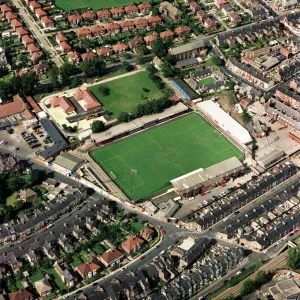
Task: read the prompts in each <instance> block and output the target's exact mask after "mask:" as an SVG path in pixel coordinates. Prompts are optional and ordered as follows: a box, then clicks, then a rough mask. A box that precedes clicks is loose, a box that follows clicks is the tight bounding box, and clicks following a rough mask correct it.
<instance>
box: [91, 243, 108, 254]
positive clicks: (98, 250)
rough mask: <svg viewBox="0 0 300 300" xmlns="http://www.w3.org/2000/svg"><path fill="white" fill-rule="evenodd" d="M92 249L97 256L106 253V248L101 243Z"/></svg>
mask: <svg viewBox="0 0 300 300" xmlns="http://www.w3.org/2000/svg"><path fill="white" fill-rule="evenodd" d="M92 249H93V251H94V252H96V253H97V254H100V255H101V254H103V253H104V252H105V251H106V250H105V248H104V246H103V245H101V243H97V244H96V245H94V247H93V248H92Z"/></svg>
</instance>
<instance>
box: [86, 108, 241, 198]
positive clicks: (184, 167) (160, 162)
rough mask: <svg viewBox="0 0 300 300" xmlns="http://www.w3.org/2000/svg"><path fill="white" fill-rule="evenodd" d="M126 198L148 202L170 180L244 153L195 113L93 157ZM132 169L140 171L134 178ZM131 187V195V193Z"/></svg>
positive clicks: (108, 148) (127, 139)
mask: <svg viewBox="0 0 300 300" xmlns="http://www.w3.org/2000/svg"><path fill="white" fill-rule="evenodd" d="M91 156H92V157H93V159H94V160H95V161H96V162H97V163H98V164H100V165H101V166H102V168H103V169H104V170H105V171H106V172H107V173H108V174H109V175H110V176H111V177H112V178H113V179H114V181H115V182H116V184H117V185H118V186H119V187H120V188H121V189H122V190H123V191H124V192H125V194H126V195H127V196H128V197H130V198H133V199H135V200H139V199H147V198H149V197H150V196H154V195H155V194H158V193H160V192H162V191H164V190H166V189H168V188H170V187H171V183H170V180H172V179H174V178H176V177H179V176H182V175H184V174H186V173H189V172H191V171H194V170H196V169H199V168H207V167H209V166H211V165H214V164H216V163H219V162H221V161H223V160H226V159H228V158H231V157H233V156H235V157H237V158H238V159H241V158H242V157H243V153H242V152H241V151H240V150H238V149H237V148H236V147H235V146H234V145H233V144H232V143H231V142H229V141H228V140H227V139H226V138H225V137H224V136H222V135H221V134H220V133H219V132H218V131H217V130H216V129H215V128H214V127H213V126H212V125H210V124H209V123H208V122H207V121H206V120H204V119H203V118H202V117H201V116H200V115H199V114H197V113H192V114H189V115H186V116H184V117H181V118H178V119H176V120H174V121H170V122H168V123H165V124H163V125H160V126H157V127H154V128H152V129H149V130H146V131H143V132H141V133H138V134H136V135H133V136H131V137H128V138H125V139H123V140H121V141H118V142H115V143H112V144H110V145H107V146H104V147H102V148H99V149H97V150H94V151H93V152H92V153H91ZM131 169H134V170H136V171H137V173H136V174H135V175H134V176H133V183H132V175H131ZM131 185H132V187H133V188H132V193H131Z"/></svg>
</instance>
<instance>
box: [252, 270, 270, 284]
mask: <svg viewBox="0 0 300 300" xmlns="http://www.w3.org/2000/svg"><path fill="white" fill-rule="evenodd" d="M270 277H271V276H270V273H266V272H265V271H258V272H257V274H256V276H255V285H256V287H257V288H259V287H261V286H262V285H264V284H265V283H267V282H268V281H269V279H270Z"/></svg>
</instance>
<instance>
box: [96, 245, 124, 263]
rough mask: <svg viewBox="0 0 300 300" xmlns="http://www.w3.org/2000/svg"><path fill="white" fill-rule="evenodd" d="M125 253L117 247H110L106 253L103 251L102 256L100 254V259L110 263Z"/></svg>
mask: <svg viewBox="0 0 300 300" xmlns="http://www.w3.org/2000/svg"><path fill="white" fill-rule="evenodd" d="M123 256H124V255H123V253H121V252H120V251H119V250H117V249H109V250H108V251H106V252H105V253H103V254H102V255H101V256H99V258H100V260H103V261H104V262H105V263H106V265H110V264H111V263H113V262H114V261H116V260H118V259H120V258H122V257H123Z"/></svg>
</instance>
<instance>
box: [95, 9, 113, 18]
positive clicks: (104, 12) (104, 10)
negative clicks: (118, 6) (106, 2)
mask: <svg viewBox="0 0 300 300" xmlns="http://www.w3.org/2000/svg"><path fill="white" fill-rule="evenodd" d="M97 15H98V17H100V16H106V15H109V16H110V15H111V13H110V11H109V10H107V9H102V10H99V11H97Z"/></svg>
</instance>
